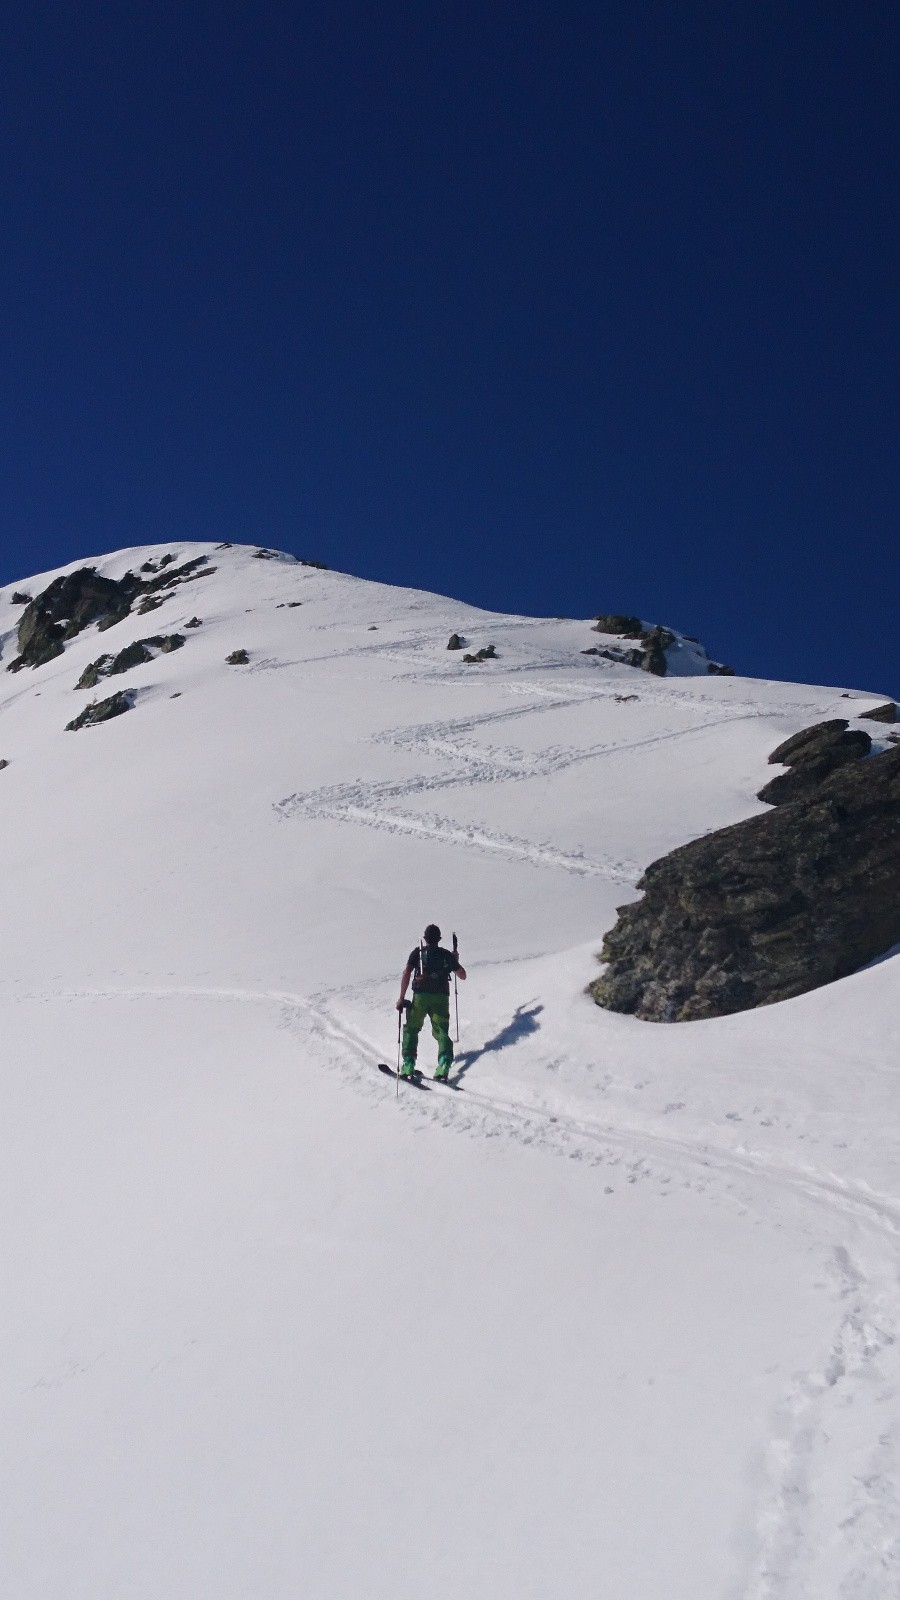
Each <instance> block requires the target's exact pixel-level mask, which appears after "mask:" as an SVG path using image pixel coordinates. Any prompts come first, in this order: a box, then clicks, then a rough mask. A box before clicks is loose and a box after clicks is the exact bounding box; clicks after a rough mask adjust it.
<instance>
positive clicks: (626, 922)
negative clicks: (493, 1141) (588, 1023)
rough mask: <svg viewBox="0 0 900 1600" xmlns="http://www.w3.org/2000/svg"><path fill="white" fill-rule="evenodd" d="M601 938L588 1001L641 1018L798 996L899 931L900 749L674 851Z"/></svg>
mask: <svg viewBox="0 0 900 1600" xmlns="http://www.w3.org/2000/svg"><path fill="white" fill-rule="evenodd" d="M638 887H639V888H641V889H643V890H644V891H645V892H644V898H643V899H642V900H641V901H639V902H637V903H636V904H634V905H629V906H623V907H622V908H621V909H620V911H619V919H618V922H617V923H616V926H615V927H614V928H613V929H612V930H611V931H610V933H608V934H607V936H606V939H605V941H604V945H603V953H602V957H601V959H602V960H604V961H606V962H607V963H608V965H607V968H606V971H605V972H604V973H603V974H602V975H601V977H600V978H598V979H597V980H596V982H595V983H593V984H592V985H591V990H590V992H591V994H592V995H593V997H594V999H595V1000H596V1001H597V1004H598V1005H603V1006H607V1007H609V1009H610V1010H613V1011H623V1012H628V1013H631V1014H633V1015H635V1016H638V1017H642V1018H644V1019H645V1020H647V1021H652V1022H685V1021H690V1020H693V1019H696V1018H700V1017H716V1016H725V1015H727V1014H729V1013H730V1012H735V1011H744V1010H747V1009H749V1008H751V1007H753V1006H760V1005H770V1004H772V1003H773V1002H775V1001H777V1000H787V999H790V998H791V997H792V996H794V995H799V994H805V993H806V992H807V991H808V990H810V989H816V988H818V987H819V986H820V985H822V984H824V983H833V982H834V981H835V980H836V979H837V978H842V977H846V976H847V974H848V973H851V972H855V971H857V970H858V969H859V968H860V967H862V966H864V965H865V964H866V963H867V962H869V961H872V960H874V959H875V957H876V956H879V955H882V954H884V952H885V951H886V950H889V949H890V948H891V947H892V946H893V945H895V944H896V943H898V941H900V747H897V748H895V749H891V750H887V751H885V752H884V753H883V754H882V755H877V756H873V757H872V758H871V759H870V760H869V761H864V762H860V761H856V762H853V763H852V764H850V765H849V766H847V767H845V768H843V769H841V770H839V771H837V772H832V773H831V774H830V775H829V776H828V777H826V778H824V779H823V780H822V781H821V782H820V783H819V784H818V785H817V787H816V788H815V790H814V791H813V792H812V793H811V794H809V795H807V796H805V797H804V798H802V799H797V800H795V801H794V802H793V803H792V804H789V805H785V806H783V807H781V808H780V809H779V810H777V811H770V812H766V813H764V814H763V815H762V816H758V817H751V818H750V819H749V820H748V821H746V822H739V823H737V824H736V825H735V826H734V827H731V828H723V829H720V830H719V831H718V832H716V833H712V834H708V835H707V836H706V837H705V838H703V839H696V840H694V841H693V843H691V844H687V845H683V846H682V847H681V848H680V849H678V850H673V851H672V853H671V854H670V855H667V856H663V857H662V858H661V860H659V861H654V862H653V863H652V865H651V866H650V867H648V868H647V871H646V872H645V874H644V876H643V878H642V879H641V881H640V883H639V885H638Z"/></svg>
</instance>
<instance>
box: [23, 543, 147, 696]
mask: <svg viewBox="0 0 900 1600" xmlns="http://www.w3.org/2000/svg"><path fill="white" fill-rule="evenodd" d="M140 587H141V580H140V579H139V578H137V577H135V575H134V574H133V573H130V572H129V573H127V574H126V576H125V577H124V578H122V579H120V580H119V581H118V582H116V581H115V580H114V579H112V578H104V577H101V575H100V574H99V573H98V572H97V570H96V568H95V567H80V568H79V569H78V571H77V572H67V573H65V574H64V575H63V576H62V577H60V578H54V580H53V582H52V583H51V584H48V586H47V588H46V589H45V590H44V591H43V593H42V594H39V595H37V597H36V598H35V599H34V600H30V601H29V602H28V604H27V606H26V607H25V610H24V611H23V613H22V615H21V617H20V618H19V629H18V640H19V654H18V656H17V658H16V659H15V660H14V661H11V662H10V664H9V667H8V668H7V670H8V671H9V672H19V671H21V669H22V667H40V666H43V665H44V663H45V662H47V661H52V660H53V659H54V657H55V656H59V655H62V652H63V649H64V647H65V644H66V641H67V640H69V639H74V638H75V636H76V634H79V633H81V631H82V629H83V628H87V627H89V626H90V625H91V623H94V622H96V623H97V624H98V626H99V627H101V628H104V627H112V625H113V624H114V623H116V622H121V620H122V618H123V617H125V616H127V615H128V612H129V611H130V609H131V602H132V600H133V599H134V597H135V595H136V594H137V593H138V592H139V590H140Z"/></svg>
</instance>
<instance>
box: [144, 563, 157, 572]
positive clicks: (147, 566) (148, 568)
mask: <svg viewBox="0 0 900 1600" xmlns="http://www.w3.org/2000/svg"><path fill="white" fill-rule="evenodd" d="M158 570H159V569H158V567H157V565H156V562H155V561H142V562H141V571H142V572H157V571H158Z"/></svg>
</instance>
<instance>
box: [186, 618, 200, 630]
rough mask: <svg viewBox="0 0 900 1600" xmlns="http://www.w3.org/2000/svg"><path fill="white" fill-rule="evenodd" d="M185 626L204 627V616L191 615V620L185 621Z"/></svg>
mask: <svg viewBox="0 0 900 1600" xmlns="http://www.w3.org/2000/svg"><path fill="white" fill-rule="evenodd" d="M185 627H186V628H202V627H203V619H202V617H191V620H190V622H186V623H185Z"/></svg>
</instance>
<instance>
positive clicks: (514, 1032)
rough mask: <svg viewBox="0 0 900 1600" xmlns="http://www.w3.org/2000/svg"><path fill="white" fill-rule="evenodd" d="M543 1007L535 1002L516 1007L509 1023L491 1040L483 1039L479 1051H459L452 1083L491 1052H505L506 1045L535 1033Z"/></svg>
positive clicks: (462, 1076) (454, 1060) (457, 1080)
mask: <svg viewBox="0 0 900 1600" xmlns="http://www.w3.org/2000/svg"><path fill="white" fill-rule="evenodd" d="M543 1009H544V1008H543V1006H541V1005H538V1004H537V1003H536V1002H526V1004H525V1005H523V1006H516V1009H515V1011H514V1012H513V1014H512V1017H511V1018H510V1020H509V1022H508V1023H507V1024H506V1027H505V1028H501V1029H500V1032H499V1033H495V1034H494V1037H493V1039H485V1041H484V1044H483V1045H482V1046H481V1048H480V1049H479V1050H460V1051H459V1052H458V1054H457V1055H456V1056H454V1058H453V1065H454V1066H455V1067H456V1068H457V1069H458V1070H457V1071H456V1072H454V1074H453V1081H454V1083H459V1081H460V1079H461V1078H464V1077H465V1075H466V1073H467V1072H468V1070H469V1068H470V1067H473V1066H474V1065H475V1062H476V1061H480V1060H481V1057H482V1056H486V1055H488V1054H489V1052H490V1051H492V1050H505V1049H506V1047H507V1045H509V1044H515V1043H516V1042H517V1041H518V1040H519V1039H526V1038H527V1037H528V1035H529V1033H537V1031H538V1028H539V1027H540V1023H539V1022H538V1020H537V1019H538V1017H539V1016H540V1014H541V1012H542V1011H543Z"/></svg>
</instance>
